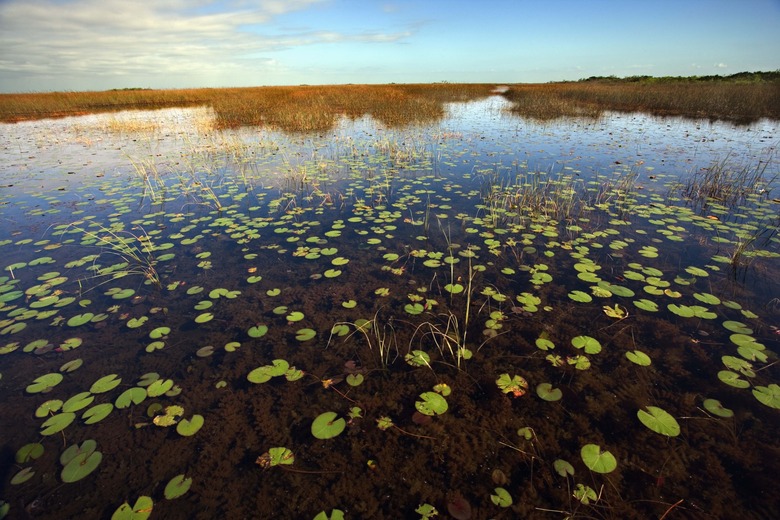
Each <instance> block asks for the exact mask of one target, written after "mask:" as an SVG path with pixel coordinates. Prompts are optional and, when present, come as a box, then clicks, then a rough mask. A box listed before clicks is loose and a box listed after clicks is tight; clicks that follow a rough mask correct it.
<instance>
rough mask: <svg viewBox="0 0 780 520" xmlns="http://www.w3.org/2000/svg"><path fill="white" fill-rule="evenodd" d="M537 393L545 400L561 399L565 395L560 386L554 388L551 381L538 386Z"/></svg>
mask: <svg viewBox="0 0 780 520" xmlns="http://www.w3.org/2000/svg"><path fill="white" fill-rule="evenodd" d="M536 395H538V396H539V397H541V398H542V399H544V400H545V401H559V400H560V399H561V397H563V392H562V391H561V389H560V388H553V386H552V385H551V384H550V383H541V384H539V385H537V387H536Z"/></svg>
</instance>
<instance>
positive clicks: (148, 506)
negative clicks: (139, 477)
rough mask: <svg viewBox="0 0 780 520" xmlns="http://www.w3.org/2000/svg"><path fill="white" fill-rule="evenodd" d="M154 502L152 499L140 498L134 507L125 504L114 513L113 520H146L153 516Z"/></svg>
mask: <svg viewBox="0 0 780 520" xmlns="http://www.w3.org/2000/svg"><path fill="white" fill-rule="evenodd" d="M153 508H154V501H152V498H151V497H148V496H140V497H138V500H136V501H135V504H133V505H132V506H131V505H130V504H129V503H127V502H125V503H124V504H122V505H121V506H119V507H118V508H117V510H116V511H114V514H113V515H111V520H146V519H147V518H149V516H150V515H151V514H152V509H153Z"/></svg>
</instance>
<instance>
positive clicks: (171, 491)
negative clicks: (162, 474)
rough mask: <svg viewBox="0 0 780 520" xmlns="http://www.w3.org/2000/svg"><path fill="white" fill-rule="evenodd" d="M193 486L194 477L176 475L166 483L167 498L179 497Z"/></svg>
mask: <svg viewBox="0 0 780 520" xmlns="http://www.w3.org/2000/svg"><path fill="white" fill-rule="evenodd" d="M190 486H192V479H191V478H187V477H185V476H184V474H183V473H182V474H180V475H176V476H175V477H173V478H172V479H171V480H170V481H168V483H167V484H166V485H165V491H164V493H165V498H167V499H168V500H173V499H174V498H179V497H180V496H182V495H184V494H185V493H186V492H187V491H189V490H190Z"/></svg>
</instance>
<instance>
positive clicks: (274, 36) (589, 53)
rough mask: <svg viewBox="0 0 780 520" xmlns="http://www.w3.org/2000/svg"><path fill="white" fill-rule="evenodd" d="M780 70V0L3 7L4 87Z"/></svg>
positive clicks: (188, 1)
mask: <svg viewBox="0 0 780 520" xmlns="http://www.w3.org/2000/svg"><path fill="white" fill-rule="evenodd" d="M777 69H780V0H408V1H407V0H398V1H394V0H388V1H382V0H0V92H48V91H81V90H107V89H112V88H193V87H231V86H260V85H297V84H304V83H305V84H333V83H337V84H338V83H391V82H396V83H431V82H440V81H449V82H475V83H518V82H522V83H537V82H548V81H560V80H577V79H582V78H587V77H590V76H610V75H614V76H619V77H624V76H635V75H652V76H690V75H710V74H720V75H728V74H734V73H737V72H743V71H759V70H761V71H772V70H777Z"/></svg>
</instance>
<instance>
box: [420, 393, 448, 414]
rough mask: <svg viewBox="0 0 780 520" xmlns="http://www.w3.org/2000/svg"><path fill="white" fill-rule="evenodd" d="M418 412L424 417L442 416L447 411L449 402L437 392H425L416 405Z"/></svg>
mask: <svg viewBox="0 0 780 520" xmlns="http://www.w3.org/2000/svg"><path fill="white" fill-rule="evenodd" d="M414 407H415V408H417V411H418V412H420V413H421V414H423V415H440V414H443V413H444V412H446V411H447V408H449V405H448V404H447V400H446V399H445V398H444V397H442V396H441V395H440V394H438V393H436V392H423V393H422V394H420V400H419V401H416V402H415V403H414Z"/></svg>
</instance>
